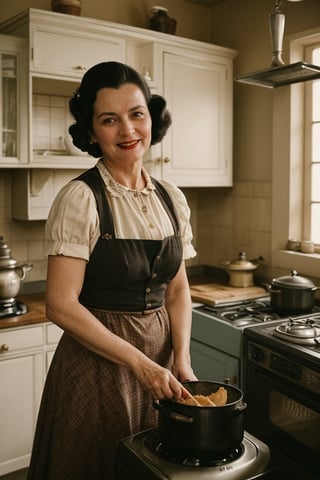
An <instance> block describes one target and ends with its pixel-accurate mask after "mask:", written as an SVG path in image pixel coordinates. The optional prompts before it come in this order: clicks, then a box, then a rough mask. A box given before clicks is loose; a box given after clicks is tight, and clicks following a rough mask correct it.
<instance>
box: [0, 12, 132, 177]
mask: <svg viewBox="0 0 320 480" xmlns="http://www.w3.org/2000/svg"><path fill="white" fill-rule="evenodd" d="M0 31H2V32H5V33H9V34H10V35H11V34H14V35H17V36H22V37H25V41H26V42H27V45H28V50H29V56H28V55H26V57H27V58H29V63H28V65H27V69H26V73H25V74H24V77H25V78H27V79H28V82H29V89H28V90H26V95H25V98H26V101H25V105H24V112H25V114H26V117H27V119H28V121H27V122H25V123H24V128H25V127H26V126H27V128H25V131H26V138H25V141H24V142H21V150H23V151H24V152H25V153H26V158H27V159H28V161H27V164H26V165H25V166H26V167H31V168H59V169H66V168H79V169H85V168H90V167H92V166H93V165H94V164H95V161H96V160H95V159H93V158H92V157H90V156H89V155H87V154H85V153H84V154H82V153H80V154H79V155H74V154H70V153H69V152H68V149H67V148H66V146H65V143H64V137H65V136H66V135H68V133H67V128H68V126H69V125H70V123H71V121H72V119H71V117H70V115H69V112H68V100H69V98H70V97H71V96H72V95H73V93H74V92H75V90H76V89H77V87H78V86H79V83H80V80H81V78H82V76H83V74H84V73H85V71H86V70H87V69H89V68H90V67H91V66H92V65H94V64H96V63H99V62H102V61H108V60H118V61H121V62H124V61H125V55H126V48H125V37H124V36H123V35H122V34H121V33H118V35H114V34H113V32H112V31H110V32H109V33H108V31H107V29H106V27H105V25H104V23H103V22H99V21H98V20H93V19H92V20H90V19H84V18H82V17H76V16H73V15H62V14H59V13H55V12H49V11H45V10H37V9H29V10H25V11H24V12H22V13H21V14H18V15H17V16H15V17H13V18H11V19H9V20H7V21H5V22H3V23H2V24H1V25H0ZM20 40H21V39H20ZM58 102H60V109H59V108H58V107H59V104H58ZM63 107H64V108H63ZM37 114H38V117H37ZM58 114H59V115H58ZM35 118H36V119H38V120H39V121H38V122H35ZM41 122H42V127H43V128H42V129H41V131H40V132H38V131H37V129H36V127H39V125H41ZM46 125H47V126H48V125H50V129H49V128H48V129H47V130H48V134H47V137H45V136H44V135H43V132H44V128H45V126H46ZM38 134H39V137H37V136H36V135H38ZM39 144H40V148H39Z"/></svg>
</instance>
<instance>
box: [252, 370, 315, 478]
mask: <svg viewBox="0 0 320 480" xmlns="http://www.w3.org/2000/svg"><path fill="white" fill-rule="evenodd" d="M245 390H246V391H245V399H246V402H247V404H248V408H247V410H246V412H245V428H246V430H248V431H249V432H250V433H252V434H253V435H255V436H256V437H257V438H261V440H263V441H264V442H265V443H267V444H268V445H269V446H270V447H273V448H275V449H277V450H279V451H280V452H282V453H284V454H285V455H287V456H288V457H289V458H290V459H292V460H293V461H294V462H295V463H297V469H296V477H295V478H300V479H301V478H303V479H305V480H307V479H308V480H309V479H310V480H313V479H319V478H320V402H319V398H316V396H315V395H313V394H312V393H310V392H304V391H302V390H301V389H299V388H298V387H296V386H294V385H292V384H290V383H289V382H287V381H286V380H283V379H281V378H279V377H277V376H275V375H273V374H272V373H269V372H266V371H265V370H263V369H261V368H259V367H258V366H257V365H255V364H252V363H250V361H249V362H248V364H247V376H246V389H245ZM291 478H292V477H291Z"/></svg>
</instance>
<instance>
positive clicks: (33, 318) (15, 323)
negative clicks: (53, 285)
mask: <svg viewBox="0 0 320 480" xmlns="http://www.w3.org/2000/svg"><path fill="white" fill-rule="evenodd" d="M17 300H18V301H20V302H23V303H25V304H26V305H27V307H28V312H27V313H25V314H23V315H17V316H16V317H9V318H3V319H1V318H0V330H1V329H3V328H13V327H23V326H26V325H33V324H36V323H42V322H47V321H48V319H47V317H46V315H45V303H44V293H36V294H30V295H21V296H20V295H19V296H18V297H17Z"/></svg>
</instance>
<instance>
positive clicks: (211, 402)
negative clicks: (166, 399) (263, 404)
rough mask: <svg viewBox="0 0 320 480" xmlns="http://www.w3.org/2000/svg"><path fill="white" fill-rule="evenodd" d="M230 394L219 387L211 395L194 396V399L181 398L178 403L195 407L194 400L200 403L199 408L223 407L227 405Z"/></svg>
mask: <svg viewBox="0 0 320 480" xmlns="http://www.w3.org/2000/svg"><path fill="white" fill-rule="evenodd" d="M227 397H228V393H227V390H226V389H225V388H224V387H219V388H218V390H217V391H216V392H214V393H210V395H193V397H187V398H179V400H177V402H178V403H182V404H183V405H193V406H195V402H194V400H196V401H197V402H198V403H197V404H196V406H198V407H217V406H222V405H225V404H226V403H227Z"/></svg>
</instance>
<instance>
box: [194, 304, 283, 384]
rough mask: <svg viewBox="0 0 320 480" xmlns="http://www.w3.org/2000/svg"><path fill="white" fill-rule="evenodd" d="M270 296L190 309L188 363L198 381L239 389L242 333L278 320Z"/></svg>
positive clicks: (241, 377) (241, 376)
mask: <svg viewBox="0 0 320 480" xmlns="http://www.w3.org/2000/svg"><path fill="white" fill-rule="evenodd" d="M279 318H280V316H279V315H278V314H275V313H274V312H272V310H271V306H270V296H265V297H258V298H255V299H248V300H240V301H231V302H225V303H223V302H219V303H218V304H217V305H195V306H194V307H193V309H192V331H191V361H192V367H193V369H194V372H195V374H196V375H197V377H198V378H199V379H201V380H211V381H217V380H218V381H222V382H225V383H230V384H232V385H235V386H237V387H239V388H241V389H242V388H243V367H244V363H243V331H244V329H245V328H246V327H248V326H253V325H259V324H260V323H267V322H271V321H274V320H278V319H279Z"/></svg>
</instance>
